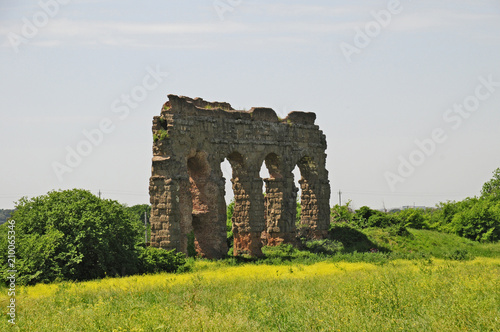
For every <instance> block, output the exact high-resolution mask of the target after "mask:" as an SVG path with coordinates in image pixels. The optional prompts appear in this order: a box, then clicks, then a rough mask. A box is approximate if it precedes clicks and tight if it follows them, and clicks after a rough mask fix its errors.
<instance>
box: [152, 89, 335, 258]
mask: <svg viewBox="0 0 500 332" xmlns="http://www.w3.org/2000/svg"><path fill="white" fill-rule="evenodd" d="M168 97H169V101H168V102H166V103H165V105H164V106H163V108H162V110H161V115H160V116H155V117H154V120H153V137H154V144H153V165H152V176H151V178H150V185H149V192H150V201H151V204H152V211H151V245H152V246H155V247H161V248H165V249H177V250H179V251H181V252H184V253H187V250H188V249H187V248H188V237H189V234H194V238H195V241H194V242H195V247H196V251H197V253H198V254H199V255H201V256H204V257H208V258H220V257H224V256H225V255H226V254H227V252H228V247H227V243H226V202H225V199H224V195H225V179H224V177H223V174H222V171H221V163H222V162H223V161H224V159H227V160H228V161H229V163H230V164H231V168H232V179H231V182H232V187H233V192H234V199H235V206H234V213H233V219H232V227H233V234H234V254H235V255H240V254H249V255H252V256H260V255H262V251H261V247H262V245H263V244H271V245H272V244H278V243H281V242H294V241H295V237H296V223H295V219H296V216H295V214H296V209H295V206H296V200H297V192H298V189H297V188H296V186H295V184H294V178H293V173H292V171H293V169H294V168H295V167H296V166H298V168H299V169H300V174H301V179H300V180H299V183H300V187H301V191H302V194H301V197H300V200H301V205H302V213H301V219H300V224H301V225H304V226H305V227H306V228H308V229H309V231H310V235H311V236H312V237H315V238H324V237H325V236H326V235H327V231H328V227H329V215H330V211H329V200H330V184H329V181H328V171H327V170H326V169H325V162H326V154H325V150H326V138H325V135H324V134H323V132H322V131H321V130H319V127H318V126H317V125H315V124H314V121H315V119H316V115H315V114H314V113H306V112H291V113H290V114H288V116H287V117H286V118H285V119H280V118H278V116H277V115H276V113H275V112H274V110H272V109H270V108H263V107H255V108H252V109H251V110H250V111H237V110H234V109H233V108H232V107H231V105H230V104H228V103H220V102H207V101H204V100H203V99H200V98H196V99H191V98H188V97H181V96H176V95H169V96H168ZM263 163H265V165H266V167H267V169H268V171H269V174H270V177H269V178H267V179H261V177H260V175H259V171H260V169H261V166H262V164H263ZM262 181H264V182H265V195H263V192H262V191H263V190H262V186H263V182H262Z"/></svg>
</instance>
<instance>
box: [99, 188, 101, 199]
mask: <svg viewBox="0 0 500 332" xmlns="http://www.w3.org/2000/svg"><path fill="white" fill-rule="evenodd" d="M99 199H101V189H99Z"/></svg>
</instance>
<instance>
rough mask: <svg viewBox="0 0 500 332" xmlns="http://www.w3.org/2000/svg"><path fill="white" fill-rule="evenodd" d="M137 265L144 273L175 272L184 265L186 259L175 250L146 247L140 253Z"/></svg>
mask: <svg viewBox="0 0 500 332" xmlns="http://www.w3.org/2000/svg"><path fill="white" fill-rule="evenodd" d="M139 264H140V270H141V271H142V272H144V273H157V272H176V271H178V270H179V268H181V267H182V266H184V265H185V264H186V258H185V256H184V254H182V253H178V252H175V250H170V251H167V250H163V249H159V248H154V247H147V248H145V249H142V250H141V251H140V254H139Z"/></svg>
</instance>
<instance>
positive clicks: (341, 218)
mask: <svg viewBox="0 0 500 332" xmlns="http://www.w3.org/2000/svg"><path fill="white" fill-rule="evenodd" d="M350 204H351V201H348V202H347V203H346V204H345V205H338V204H336V205H335V206H334V207H333V208H332V209H331V210H330V220H331V222H334V223H338V222H347V223H350V222H351V221H352V220H353V218H354V211H353V210H352V209H351V208H350V207H349V206H350Z"/></svg>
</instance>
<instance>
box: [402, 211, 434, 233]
mask: <svg viewBox="0 0 500 332" xmlns="http://www.w3.org/2000/svg"><path fill="white" fill-rule="evenodd" d="M424 214H425V212H424V210H420V209H406V210H402V211H400V212H398V213H397V214H396V215H395V217H396V218H397V220H398V223H400V224H402V225H404V226H406V227H410V228H416V229H422V228H427V229H428V228H429V225H428V222H427V220H426V218H425V217H424Z"/></svg>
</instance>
